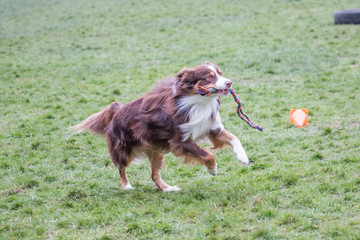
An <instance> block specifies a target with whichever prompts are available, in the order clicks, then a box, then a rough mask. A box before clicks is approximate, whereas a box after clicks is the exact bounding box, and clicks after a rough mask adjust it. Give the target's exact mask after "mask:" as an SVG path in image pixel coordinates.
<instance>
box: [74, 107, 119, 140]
mask: <svg viewBox="0 0 360 240" xmlns="http://www.w3.org/2000/svg"><path fill="white" fill-rule="evenodd" d="M121 107H122V104H121V103H119V102H113V103H112V104H111V105H110V106H108V107H106V108H104V110H102V111H101V112H98V113H95V114H93V115H91V116H90V117H88V118H87V119H85V120H84V121H83V122H82V123H79V124H78V125H75V126H73V127H70V129H71V130H73V131H76V132H82V131H84V130H88V131H90V132H92V133H95V134H100V135H103V136H105V135H106V128H107V127H108V126H109V124H110V122H111V120H112V119H113V117H114V115H115V113H116V112H117V111H118V110H119V109H120V108H121Z"/></svg>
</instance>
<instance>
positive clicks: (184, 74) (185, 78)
mask: <svg viewBox="0 0 360 240" xmlns="http://www.w3.org/2000/svg"><path fill="white" fill-rule="evenodd" d="M176 82H177V85H178V86H179V87H181V88H183V87H186V88H191V87H192V86H194V85H195V84H196V78H195V72H194V70H193V69H189V68H183V69H182V70H181V71H180V72H179V73H178V74H176Z"/></svg>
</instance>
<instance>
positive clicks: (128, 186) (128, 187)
mask: <svg viewBox="0 0 360 240" xmlns="http://www.w3.org/2000/svg"><path fill="white" fill-rule="evenodd" d="M132 189H135V188H134V187H133V186H131V184H130V183H128V185H126V186H125V187H124V189H123V190H132Z"/></svg>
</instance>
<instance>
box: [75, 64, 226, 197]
mask: <svg viewBox="0 0 360 240" xmlns="http://www.w3.org/2000/svg"><path fill="white" fill-rule="evenodd" d="M207 65H212V66H214V67H215V68H216V69H217V71H218V74H221V71H220V69H219V68H218V67H217V66H215V65H213V64H212V63H209V62H205V63H203V65H200V66H198V67H195V68H184V69H182V70H181V71H180V72H179V73H178V74H177V75H176V77H175V78H169V79H166V80H163V81H161V82H160V83H159V84H158V85H157V86H156V87H155V88H154V89H153V90H152V91H150V92H149V93H147V94H146V95H145V96H142V97H140V98H138V99H135V100H133V101H131V102H129V103H126V104H125V105H122V104H120V103H117V102H115V103H113V104H111V105H110V106H109V107H106V108H105V109H104V110H103V111H101V112H99V113H96V114H94V115H92V116H90V117H89V118H87V119H86V120H85V121H84V122H83V123H80V124H78V125H76V126H74V127H73V129H74V130H77V131H81V130H89V131H91V132H94V133H97V134H101V135H103V136H106V138H107V143H108V148H109V153H110V157H111V160H112V162H113V163H114V164H115V166H117V167H118V169H119V173H120V179H121V185H122V188H126V186H127V185H128V184H129V181H128V179H127V176H126V171H125V168H126V167H127V166H129V164H130V162H131V161H132V160H133V159H134V158H135V157H136V156H137V154H138V153H139V152H142V153H145V154H146V155H147V157H148V158H149V160H150V162H151V168H152V174H151V177H152V179H153V180H154V182H155V184H156V185H157V187H158V188H159V189H160V190H166V189H168V188H169V187H171V186H169V185H167V184H166V183H164V182H163V181H162V179H161V176H160V168H161V166H162V163H163V158H164V154H165V153H168V152H173V153H174V154H175V155H176V156H180V157H184V158H185V161H186V162H189V161H196V162H198V163H200V164H203V165H204V166H205V167H206V168H207V169H214V168H215V167H216V161H215V157H214V155H213V154H212V153H211V152H209V151H207V150H205V149H203V148H201V147H199V146H198V145H196V144H195V143H194V142H193V141H191V140H186V141H183V139H182V132H181V131H180V130H179V125H181V124H183V123H185V122H187V121H188V119H186V116H185V115H186V113H185V112H179V111H178V109H177V103H178V101H179V100H180V99H181V98H182V97H183V96H190V95H194V94H196V89H197V87H198V86H205V87H214V86H215V82H216V76H215V74H214V72H212V71H211V70H210V69H209V68H208V67H207ZM173 86H174V87H175V88H176V93H174V91H173ZM218 104H219V107H220V98H219V100H218ZM212 118H214V116H213V117H212ZM208 135H209V137H210V139H211V140H212V142H213V143H214V147H215V148H217V147H223V146H224V144H228V142H229V140H228V139H226V137H227V136H223V135H221V134H220V133H219V132H218V133H214V132H213V133H210V132H209V133H208ZM218 136H222V138H218Z"/></svg>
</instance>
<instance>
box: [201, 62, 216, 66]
mask: <svg viewBox="0 0 360 240" xmlns="http://www.w3.org/2000/svg"><path fill="white" fill-rule="evenodd" d="M202 65H210V66H215V64H213V63H211V62H208V61H205V62H203V64H202Z"/></svg>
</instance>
